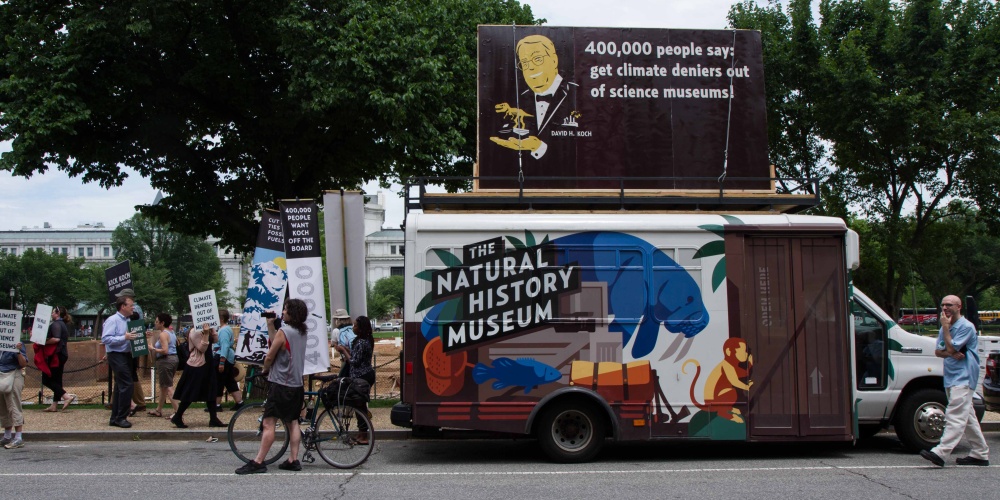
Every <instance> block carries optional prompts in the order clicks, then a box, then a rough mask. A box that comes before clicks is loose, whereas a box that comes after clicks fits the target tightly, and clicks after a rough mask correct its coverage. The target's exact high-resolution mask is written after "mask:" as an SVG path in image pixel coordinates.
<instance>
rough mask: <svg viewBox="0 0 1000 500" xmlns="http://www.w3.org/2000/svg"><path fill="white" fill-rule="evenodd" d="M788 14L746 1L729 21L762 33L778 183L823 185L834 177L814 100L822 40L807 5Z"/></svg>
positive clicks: (804, 1) (826, 195) (794, 5)
mask: <svg viewBox="0 0 1000 500" xmlns="http://www.w3.org/2000/svg"><path fill="white" fill-rule="evenodd" d="M789 11H790V13H791V14H790V15H786V13H785V12H784V11H783V10H782V7H781V4H778V3H770V4H769V5H768V6H767V7H761V6H759V5H757V4H756V3H754V2H752V1H745V2H743V3H738V4H735V5H733V6H732V8H731V9H730V11H729V16H728V18H729V22H730V24H732V25H733V26H734V27H739V28H742V29H755V30H759V31H760V32H761V38H762V40H761V42H762V50H763V53H762V55H763V59H764V75H765V76H766V78H767V85H766V86H765V99H766V102H767V141H768V153H769V157H770V160H771V163H772V164H773V165H774V166H775V169H776V174H777V175H778V177H780V178H790V179H803V180H804V179H819V178H823V177H826V176H828V175H830V174H831V171H830V169H829V167H828V166H827V161H828V159H829V158H828V156H829V155H828V152H827V149H826V147H825V146H824V145H823V142H822V137H820V135H819V125H818V123H817V118H816V109H815V108H816V103H815V102H814V101H812V100H811V99H810V97H811V95H812V90H813V87H814V86H815V77H816V75H815V74H816V61H817V59H818V58H819V54H820V46H819V40H818V37H817V34H816V31H815V29H813V27H812V26H811V25H812V12H811V10H810V1H809V0H794V1H792V2H791V4H790V6H789ZM787 182H788V181H784V183H787ZM824 185H826V186H829V184H824ZM784 187H786V188H787V187H790V186H784ZM805 187H807V188H809V187H810V186H809V185H806V186H805ZM821 194H822V195H823V199H824V200H825V201H826V202H827V203H826V205H827V206H828V207H829V208H834V207H837V206H839V203H837V202H836V196H835V195H836V194H837V193H836V192H835V191H831V190H829V189H828V190H827V191H826V192H822V190H821ZM831 198H833V199H832V200H831ZM833 212H837V211H836V210H833ZM837 215H844V214H840V213H838V214H837Z"/></svg>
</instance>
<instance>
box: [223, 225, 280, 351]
mask: <svg viewBox="0 0 1000 500" xmlns="http://www.w3.org/2000/svg"><path fill="white" fill-rule="evenodd" d="M283 235H284V233H283V232H282V229H281V217H280V216H279V214H278V212H277V211H274V210H265V211H264V212H263V213H262V214H261V218H260V229H259V230H258V232H257V248H256V249H255V250H254V254H253V264H252V266H251V267H250V283H249V284H248V285H247V301H246V303H245V304H244V306H243V316H242V317H241V318H240V330H239V331H240V334H239V339H238V340H237V342H236V360H237V361H240V362H243V363H251V364H263V363H264V356H266V355H267V347H268V344H267V322H266V321H265V319H264V318H262V317H261V313H263V312H267V311H274V312H275V313H278V314H280V313H281V308H282V306H283V305H284V303H285V289H286V288H287V286H288V271H287V269H288V267H287V265H286V263H285V239H284V236H283Z"/></svg>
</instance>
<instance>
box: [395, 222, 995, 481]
mask: <svg viewBox="0 0 1000 500" xmlns="http://www.w3.org/2000/svg"><path fill="white" fill-rule="evenodd" d="M858 264H859V262H858V241H857V235H856V233H854V232H852V231H850V230H849V229H848V228H847V226H846V225H845V224H844V222H843V221H842V220H840V219H836V218H830V217H817V216H805V215H787V214H758V213H750V214H733V215H729V214H724V215H720V214H709V213H680V214H679V213H673V214H670V213H624V212H622V213H572V212H566V211H553V212H550V213H538V212H532V211H522V212H516V211H513V212H512V211H506V212H502V213H489V212H485V211H475V210H469V211H461V210H457V211H450V212H432V211H427V212H425V213H411V214H409V215H408V217H407V219H406V223H405V270H404V272H405V278H406V283H407V286H406V296H405V306H404V309H405V311H404V325H403V337H404V338H403V355H402V356H403V362H402V363H401V372H402V373H401V387H402V392H401V402H400V403H399V404H398V405H396V407H395V408H393V412H392V421H393V423H394V424H395V425H398V426H404V427H412V428H414V429H415V430H420V431H433V430H437V429H474V430H485V431H496V432H501V433H512V434H523V435H533V436H536V437H537V438H538V440H539V443H540V445H541V447H542V448H543V449H544V451H545V452H546V453H547V454H548V456H549V457H551V458H552V459H553V460H556V461H564V462H573V461H584V460H589V459H591V458H592V457H594V456H595V455H596V454H597V453H598V451H599V450H600V448H601V446H602V445H603V444H604V442H605V441H606V440H607V439H614V440H661V439H662V440H677V439H702V440H737V441H748V442H765V441H851V440H854V439H857V438H858V437H859V436H863V435H866V434H872V433H874V432H875V431H877V430H878V429H880V428H882V427H885V426H888V425H890V424H891V425H893V426H895V430H896V433H897V434H898V436H899V438H900V440H901V441H902V442H903V444H904V445H905V446H906V447H907V448H909V449H911V450H919V449H925V448H929V447H931V446H932V445H933V444H935V442H936V441H937V440H938V439H939V438H940V435H941V430H942V428H943V425H944V408H945V396H944V391H943V384H942V361H941V360H940V359H938V358H936V357H935V356H934V352H933V349H934V341H933V339H932V338H926V337H920V336H917V335H913V334H910V333H908V332H906V331H904V330H903V329H902V328H900V327H899V326H897V325H896V324H895V322H894V321H893V320H892V319H891V318H890V317H889V316H888V315H887V314H886V313H885V312H884V311H882V310H881V309H880V308H879V307H878V306H877V305H876V304H875V303H874V302H872V301H871V300H870V299H869V298H868V297H866V296H865V295H864V294H863V293H861V292H860V291H858V290H856V289H853V287H852V285H851V278H850V276H851V274H850V273H851V270H852V269H855V268H857V266H858ZM977 404H978V406H979V407H981V406H982V405H981V401H977Z"/></svg>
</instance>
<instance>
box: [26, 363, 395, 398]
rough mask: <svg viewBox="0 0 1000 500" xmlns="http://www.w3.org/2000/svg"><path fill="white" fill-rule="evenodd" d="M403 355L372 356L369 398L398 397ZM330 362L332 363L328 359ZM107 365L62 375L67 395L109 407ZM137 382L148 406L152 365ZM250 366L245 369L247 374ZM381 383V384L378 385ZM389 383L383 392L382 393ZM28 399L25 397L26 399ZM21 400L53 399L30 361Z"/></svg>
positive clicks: (334, 368)
mask: <svg viewBox="0 0 1000 500" xmlns="http://www.w3.org/2000/svg"><path fill="white" fill-rule="evenodd" d="M401 357H402V355H401V354H400V355H398V356H389V360H388V361H385V362H384V363H381V364H379V363H378V356H374V357H373V363H372V366H373V367H374V368H375V373H376V377H375V379H376V383H375V384H373V385H372V397H373V398H375V399H391V398H396V397H399V381H398V379H399V363H400V360H401ZM331 361H333V360H331ZM102 365H104V366H106V365H107V362H106V361H105V360H100V361H97V362H95V363H93V364H90V365H87V366H83V367H77V368H74V369H72V370H66V371H64V372H63V388H64V389H65V390H66V392H67V393H71V394H75V395H76V397H77V402H78V403H79V404H108V403H110V393H109V392H108V387H109V385H110V384H109V382H108V377H109V376H110V373H109V372H105V373H97V371H98V370H100V367H101V366H102ZM339 370H340V364H339V363H337V364H333V363H331V366H330V371H331V372H333V373H336V372H338V371H339ZM87 371H93V375H92V376H81V374H84V373H85V372H87ZM137 372H138V374H139V380H138V381H137V382H138V383H139V384H141V385H142V394H143V396H144V399H145V401H146V403H147V404H150V403H151V402H155V399H154V398H153V395H154V394H156V393H157V392H158V391H159V387H154V386H155V385H156V380H155V377H154V373H153V367H152V366H139V367H138V368H137ZM249 373H250V367H249V366H248V368H247V373H246V374H247V375H249ZM180 376H181V371H180V370H178V372H177V374H176V375H175V377H174V384H176V383H177V381H178V380H180ZM380 381H381V382H380ZM386 384H388V388H386V390H382V389H383V388H385V387H386ZM240 388H241V390H243V391H244V392H245V391H246V388H245V381H241V382H240ZM26 396H27V397H26ZM252 396H253V397H254V398H257V399H262V398H263V396H264V394H263V393H262V392H261V391H257V392H254V393H252ZM224 398H225V400H228V399H229V398H230V395H229V394H225V395H224ZM21 400H22V401H24V402H25V404H48V403H50V402H51V400H52V391H51V390H50V389H49V388H48V387H44V386H42V372H41V370H39V369H38V368H37V367H36V366H34V365H32V364H31V363H30V362H29V364H28V366H26V367H25V375H24V389H23V390H22V391H21Z"/></svg>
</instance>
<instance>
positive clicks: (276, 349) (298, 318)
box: [236, 299, 309, 474]
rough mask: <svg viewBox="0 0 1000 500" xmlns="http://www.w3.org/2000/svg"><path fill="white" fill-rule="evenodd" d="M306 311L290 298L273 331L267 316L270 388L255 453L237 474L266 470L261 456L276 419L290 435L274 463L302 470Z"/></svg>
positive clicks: (266, 362) (270, 441) (271, 439)
mask: <svg viewBox="0 0 1000 500" xmlns="http://www.w3.org/2000/svg"><path fill="white" fill-rule="evenodd" d="M308 315H309V310H308V309H307V308H306V303H305V302H303V301H302V300H300V299H290V300H289V301H288V302H286V303H285V307H284V309H283V310H282V311H281V320H282V321H283V322H284V324H280V323H279V325H280V328H278V329H277V331H275V323H276V320H275V319H273V318H269V319H268V320H267V332H268V338H269V339H271V346H270V347H269V348H268V351H267V357H265V358H264V372H265V373H267V381H268V382H270V388H269V389H268V392H267V402H266V403H264V422H263V423H264V431H263V433H262V434H261V437H260V449H259V450H258V451H257V457H256V458H255V459H254V460H252V461H250V462H248V463H247V464H246V465H244V466H243V467H240V468H239V469H236V473H237V474H258V473H261V472H267V466H266V465H264V457H266V456H267V452H268V451H269V450H270V449H271V445H272V444H273V443H274V426H275V424H276V423H277V421H278V419H281V421H282V422H283V423H284V425H285V429H288V433H289V437H290V438H291V443H290V448H291V450H290V451H291V457H289V460H288V461H285V462H282V463H281V465H278V468H279V469H283V470H296V471H297V470H302V464H301V463H300V462H299V460H298V456H299V442H300V441H301V440H302V434H301V432H299V413H300V412H301V410H302V402H303V400H304V394H305V393H304V389H303V387H302V372H303V370H304V368H305V354H306V325H305V321H306V318H307V317H308Z"/></svg>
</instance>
